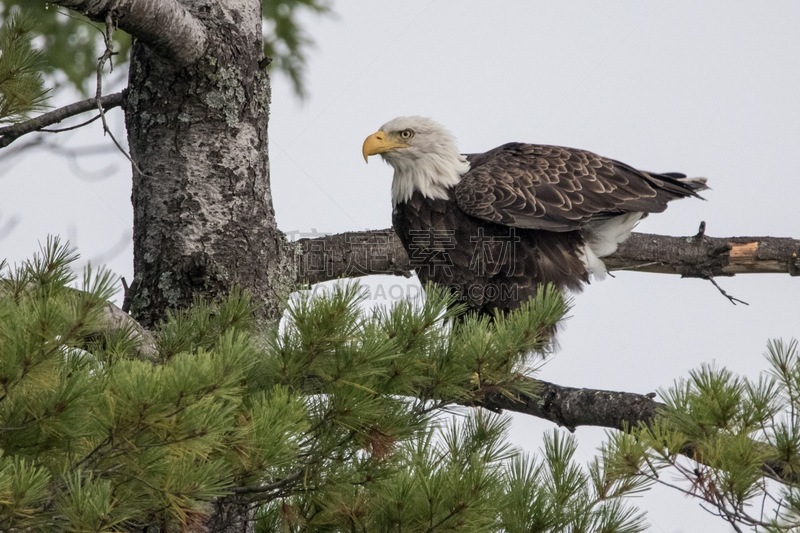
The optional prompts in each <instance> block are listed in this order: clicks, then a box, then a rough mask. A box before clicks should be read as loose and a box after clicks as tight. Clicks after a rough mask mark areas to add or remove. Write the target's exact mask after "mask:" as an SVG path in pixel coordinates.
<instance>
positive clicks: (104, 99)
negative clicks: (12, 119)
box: [0, 91, 127, 148]
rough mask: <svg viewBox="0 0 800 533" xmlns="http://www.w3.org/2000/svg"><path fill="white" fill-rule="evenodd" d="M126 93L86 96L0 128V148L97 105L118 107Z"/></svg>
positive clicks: (107, 107)
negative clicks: (78, 100)
mask: <svg viewBox="0 0 800 533" xmlns="http://www.w3.org/2000/svg"><path fill="white" fill-rule="evenodd" d="M126 94H127V92H126V91H121V92H118V93H113V94H107V95H105V96H101V97H100V98H96V97H95V98H87V99H86V100H81V101H80V102H75V103H72V104H69V105H66V106H64V107H59V108H58V109H54V110H53V111H50V112H49V113H45V114H43V115H39V116H38V117H36V118H32V119H30V120H26V121H25V122H20V123H19V124H13V125H11V126H6V127H4V128H0V148H4V147H6V146H8V145H9V144H11V143H12V142H14V141H15V140H16V139H18V138H20V137H22V136H23V135H26V134H28V133H32V132H34V131H40V130H42V129H43V128H46V127H48V126H52V125H53V124H58V123H59V122H61V121H62V120H65V119H68V118H70V117H73V116H75V115H79V114H81V113H86V112H87V111H93V110H95V109H97V108H98V107H102V108H103V109H104V110H109V109H113V108H115V107H119V106H121V105H123V103H124V102H125V97H126Z"/></svg>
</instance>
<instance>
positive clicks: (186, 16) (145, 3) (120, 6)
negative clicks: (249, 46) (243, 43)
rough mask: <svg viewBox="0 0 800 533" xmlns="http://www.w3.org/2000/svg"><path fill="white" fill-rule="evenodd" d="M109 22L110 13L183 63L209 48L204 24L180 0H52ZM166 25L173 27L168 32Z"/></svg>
mask: <svg viewBox="0 0 800 533" xmlns="http://www.w3.org/2000/svg"><path fill="white" fill-rule="evenodd" d="M51 2H52V3H53V4H57V5H60V6H63V7H68V8H70V9H74V10H75V11H79V12H81V13H83V14H84V15H86V16H87V17H89V18H90V19H92V20H94V21H97V22H102V23H105V22H106V20H107V17H108V16H109V15H110V16H111V17H112V18H113V19H114V21H115V22H116V23H117V26H118V27H119V28H120V29H121V30H124V31H126V32H128V33H130V34H131V35H133V36H134V37H136V38H137V39H139V40H140V41H141V42H144V43H147V44H148V45H150V46H151V47H152V48H154V49H155V50H158V51H159V52H160V53H161V55H163V56H164V57H168V58H170V59H171V60H173V61H176V62H178V63H180V64H183V65H188V64H190V63H193V62H194V61H195V60H197V59H198V58H199V57H200V56H201V55H202V54H203V53H204V52H205V49H206V40H207V35H206V30H205V27H204V26H203V24H202V23H201V22H200V21H199V20H198V19H197V18H195V17H194V15H192V14H191V13H189V11H188V10H187V9H186V7H184V6H183V5H181V3H180V2H179V1H178V0H126V1H124V2H120V1H119V0H51ZM164 28H169V31H165V30H164Z"/></svg>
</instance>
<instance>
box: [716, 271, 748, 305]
mask: <svg viewBox="0 0 800 533" xmlns="http://www.w3.org/2000/svg"><path fill="white" fill-rule="evenodd" d="M706 279H707V280H708V281H710V282H711V284H712V285H714V286H715V287H716V288H717V290H718V291H719V292H720V293H721V294H722V295H723V296H724V297H725V298H727V299H728V300H730V302H731V303H732V304H733V305H736V304H737V303H740V304H744V305H750V304H749V303H747V302H745V301H744V300H740V299H739V298H735V297H733V296H731V295H730V294H728V293H727V292H725V290H724V289H723V288H722V287H720V286H719V285H718V284H717V282H716V281H714V278H712V277H707V278H706Z"/></svg>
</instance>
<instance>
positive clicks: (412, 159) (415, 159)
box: [362, 116, 469, 205]
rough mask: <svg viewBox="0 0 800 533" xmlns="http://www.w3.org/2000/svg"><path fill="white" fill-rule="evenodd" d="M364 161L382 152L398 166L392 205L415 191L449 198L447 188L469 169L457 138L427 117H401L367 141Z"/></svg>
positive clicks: (430, 196)
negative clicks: (459, 148) (457, 143)
mask: <svg viewBox="0 0 800 533" xmlns="http://www.w3.org/2000/svg"><path fill="white" fill-rule="evenodd" d="M362 153H363V155H364V160H365V161H366V160H367V158H368V157H369V156H371V155H376V154H380V156H381V157H382V158H383V160H384V161H386V162H387V163H389V164H390V165H391V166H392V167H393V168H394V180H393V181H392V205H397V204H399V203H402V202H406V201H408V200H409V199H410V198H411V196H412V195H413V194H414V191H419V192H421V193H422V194H423V195H424V196H425V197H426V198H435V199H441V200H445V199H447V198H448V192H447V190H448V189H449V188H450V187H453V186H454V185H455V184H457V183H458V182H459V181H460V180H461V176H462V175H463V174H464V173H465V172H467V171H468V170H469V163H468V162H467V158H466V157H464V156H463V155H461V152H459V150H458V146H457V145H456V139H455V137H454V136H453V134H452V133H450V132H449V131H447V130H446V129H445V128H444V126H442V125H441V124H439V123H438V122H435V121H433V120H431V119H429V118H425V117H416V116H415V117H398V118H396V119H394V120H390V121H389V122H387V123H386V124H384V125H383V126H381V128H380V130H379V131H377V132H375V133H373V134H372V135H370V136H369V137H367V139H366V140H365V141H364V146H363V148H362Z"/></svg>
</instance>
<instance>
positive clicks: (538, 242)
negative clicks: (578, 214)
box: [392, 192, 588, 314]
mask: <svg viewBox="0 0 800 533" xmlns="http://www.w3.org/2000/svg"><path fill="white" fill-rule="evenodd" d="M392 225H393V226H394V230H395V232H397V235H398V236H399V237H400V240H401V241H402V243H403V246H404V247H405V249H406V250H407V251H408V256H409V259H410V261H411V266H412V267H413V268H414V270H415V271H416V273H417V276H419V279H420V281H421V282H422V283H423V284H424V283H426V282H428V281H433V282H435V283H438V284H440V285H443V286H446V287H449V288H450V289H451V290H452V291H453V292H454V293H455V294H456V295H458V297H459V299H460V300H461V301H463V302H464V303H466V304H467V305H468V306H469V307H470V308H471V309H473V310H475V311H478V312H481V313H486V314H492V313H493V312H494V310H495V309H497V310H500V311H503V312H506V311H510V310H512V309H515V308H516V307H517V306H518V305H519V302H524V301H526V300H527V299H528V298H530V297H533V296H535V295H536V288H537V285H538V284H539V283H545V282H550V283H554V284H555V285H557V286H559V287H561V288H570V289H573V290H579V289H580V286H581V284H582V283H583V282H586V281H588V273H587V271H586V265H584V264H583V262H582V261H581V260H580V252H581V247H582V246H583V244H584V242H583V237H582V236H581V234H580V232H578V231H569V232H564V233H553V232H547V231H536V230H529V229H518V228H513V227H509V226H503V225H500V224H495V223H492V222H486V221H484V220H481V219H478V218H475V217H471V216H469V215H465V214H464V213H463V212H462V211H461V209H460V208H459V207H458V204H457V203H456V199H455V197H454V196H453V197H451V198H450V199H448V200H435V199H430V198H425V197H424V196H423V195H422V193H420V192H415V193H414V195H413V196H412V197H411V199H410V200H409V201H407V202H403V203H401V204H398V205H397V206H396V207H395V209H394V213H393V216H392Z"/></svg>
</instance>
